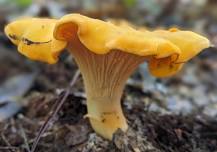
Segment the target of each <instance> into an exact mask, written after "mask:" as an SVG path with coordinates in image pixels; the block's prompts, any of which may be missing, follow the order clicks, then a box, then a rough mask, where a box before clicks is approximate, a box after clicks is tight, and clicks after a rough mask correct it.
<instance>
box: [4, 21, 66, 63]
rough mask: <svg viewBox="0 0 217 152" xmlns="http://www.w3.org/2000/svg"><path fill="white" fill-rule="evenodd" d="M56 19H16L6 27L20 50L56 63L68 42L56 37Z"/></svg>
mask: <svg viewBox="0 0 217 152" xmlns="http://www.w3.org/2000/svg"><path fill="white" fill-rule="evenodd" d="M56 21H57V20H55V19H39V18H26V19H20V20H17V21H14V22H12V23H10V24H8V25H7V26H6V27H5V33H6V35H7V36H8V37H9V39H10V40H11V41H12V42H13V43H14V44H15V45H17V46H18V51H19V52H20V53H21V54H23V55H25V56H27V57H28V58H30V59H32V60H39V61H44V62H48V63H50V64H52V63H56V62H57V60H58V55H59V53H60V51H61V50H63V49H64V48H65V47H66V44H67V43H66V42H64V41H59V40H56V39H54V37H53V30H54V27H55V23H56Z"/></svg>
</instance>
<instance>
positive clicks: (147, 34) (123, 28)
mask: <svg viewBox="0 0 217 152" xmlns="http://www.w3.org/2000/svg"><path fill="white" fill-rule="evenodd" d="M75 36H76V37H78V38H79V40H80V42H81V43H82V44H83V45H84V46H85V47H86V48H88V49H89V50H90V51H92V52H93V53H96V54H106V53H108V52H110V51H111V50H120V51H123V52H127V53H131V54H135V55H139V56H149V57H150V59H149V61H148V65H149V66H148V67H149V71H150V72H151V74H152V75H154V76H156V77H166V76H170V75H173V74H175V73H176V72H177V71H179V70H180V69H181V67H182V66H183V64H184V63H185V62H187V61H188V60H190V59H191V58H192V57H194V56H195V55H197V54H198V53H199V52H200V51H202V50H203V49H204V48H207V47H209V45H210V44H209V40H208V39H206V38H205V37H203V36H200V35H199V34H196V33H194V32H191V31H180V30H179V29H177V28H171V29H169V30H156V31H148V30H146V29H144V28H140V29H138V30H136V29H134V28H133V26H132V25H130V24H128V23H127V22H124V21H120V22H115V21H110V22H104V21H101V20H98V19H92V18H88V17H86V16H82V15H79V14H69V15H66V16H64V17H62V18H61V19H60V20H59V21H58V22H57V24H56V27H55V30H54V37H55V38H56V39H58V40H62V41H67V42H69V43H70V41H73V37H75Z"/></svg>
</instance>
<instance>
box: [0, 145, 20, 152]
mask: <svg viewBox="0 0 217 152" xmlns="http://www.w3.org/2000/svg"><path fill="white" fill-rule="evenodd" d="M12 149H14V150H17V149H18V147H13V146H6V147H5V146H4V147H1V146H0V150H11V151H12ZM13 152H14V151H13Z"/></svg>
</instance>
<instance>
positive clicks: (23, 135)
mask: <svg viewBox="0 0 217 152" xmlns="http://www.w3.org/2000/svg"><path fill="white" fill-rule="evenodd" d="M19 128H20V133H21V136H22V137H23V139H24V144H25V149H26V150H27V152H30V147H29V144H28V139H27V136H26V133H25V131H24V129H23V126H22V125H21V124H20V125H19Z"/></svg>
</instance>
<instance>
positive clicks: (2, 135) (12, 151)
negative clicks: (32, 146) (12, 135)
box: [1, 133, 15, 152]
mask: <svg viewBox="0 0 217 152" xmlns="http://www.w3.org/2000/svg"><path fill="white" fill-rule="evenodd" d="M1 137H2V139H3V141H4V142H5V144H6V145H7V149H8V150H10V151H11V152H15V150H14V148H13V146H12V145H11V144H10V143H9V141H8V140H7V139H6V137H5V135H4V134H3V133H1Z"/></svg>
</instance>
